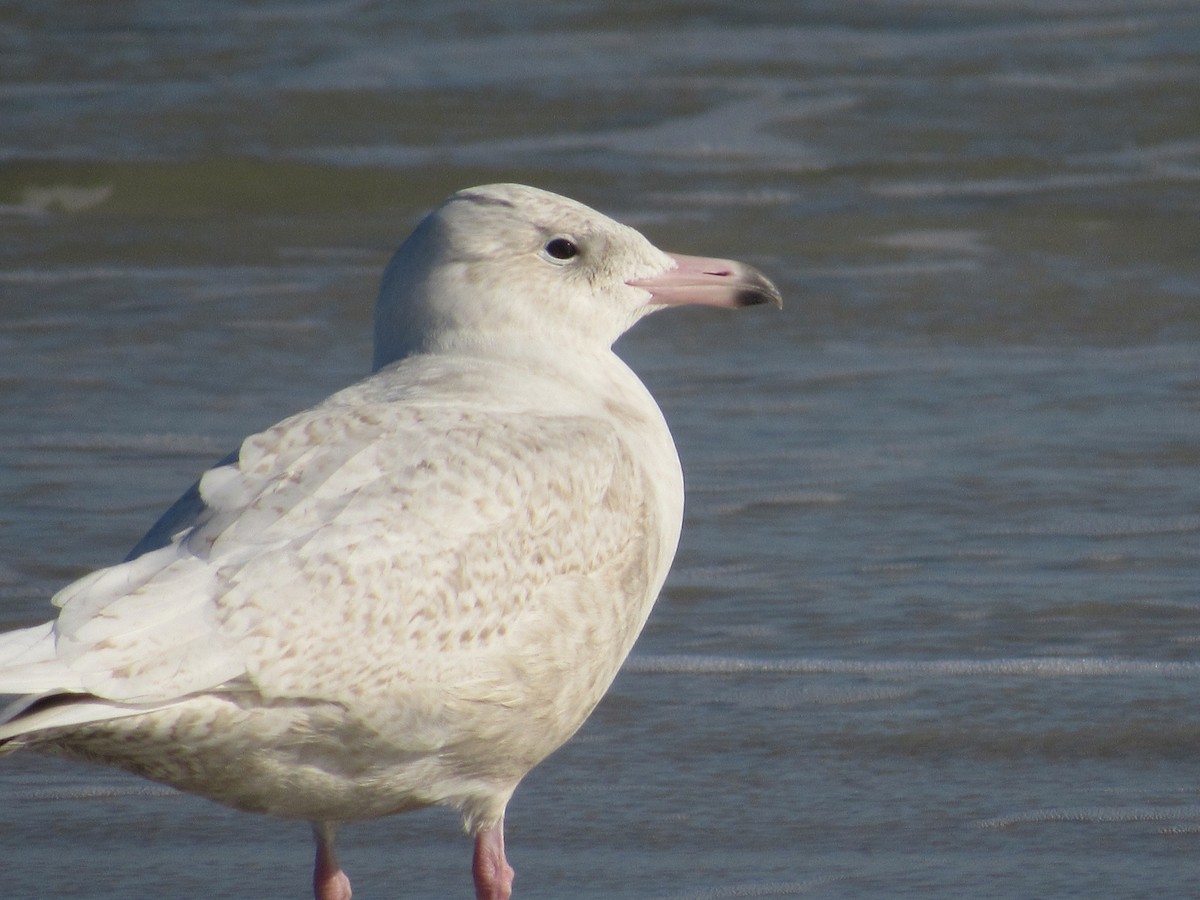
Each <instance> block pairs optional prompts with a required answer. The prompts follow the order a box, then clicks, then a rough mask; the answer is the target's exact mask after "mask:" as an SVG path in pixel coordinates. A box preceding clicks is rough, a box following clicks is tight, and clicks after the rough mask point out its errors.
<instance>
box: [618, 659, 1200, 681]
mask: <svg viewBox="0 0 1200 900" xmlns="http://www.w3.org/2000/svg"><path fill="white" fill-rule="evenodd" d="M624 670H625V671H626V672H630V673H634V674H638V675H676V674H678V675H740V674H749V673H762V674H782V675H909V676H911V675H926V676H984V677H990V676H997V675H1008V676H1011V675H1017V676H1032V677H1049V678H1057V677H1071V676H1088V677H1097V676H1100V677H1103V676H1124V675H1155V676H1160V677H1164V678H1200V663H1195V662H1160V661H1158V660H1150V659H1124V658H1120V657H1104V656H1085V657H1046V656H1041V657H1000V658H995V659H921V660H889V659H820V658H803V657H802V658H796V659H752V658H748V657H736V656H701V655H678V656H674V655H672V656H665V655H664V656H631V657H630V658H629V659H628V660H627V661H626V663H625V669H624Z"/></svg>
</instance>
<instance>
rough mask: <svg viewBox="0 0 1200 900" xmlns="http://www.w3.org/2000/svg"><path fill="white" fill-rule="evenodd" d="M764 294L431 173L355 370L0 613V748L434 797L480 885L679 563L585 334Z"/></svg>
mask: <svg viewBox="0 0 1200 900" xmlns="http://www.w3.org/2000/svg"><path fill="white" fill-rule="evenodd" d="M689 303H694V304H706V305H710V306H717V307H729V308H736V307H743V306H751V305H756V304H762V303H774V304H776V305H781V301H780V296H779V292H778V291H777V290H776V289H775V287H774V286H773V285H772V284H771V282H770V281H768V280H767V278H766V277H765V276H764V275H762V274H761V273H760V272H759V271H758V270H756V269H754V268H752V267H750V266H748V265H745V264H742V263H738V262H733V261H730V260H723V259H706V258H700V257H690V256H681V255H673V254H668V253H665V252H663V251H661V250H659V249H657V248H656V247H655V246H653V245H652V244H651V243H650V242H649V241H648V240H647V239H646V238H645V237H643V236H642V235H641V234H639V233H638V232H637V231H635V230H633V229H632V228H629V227H627V226H625V225H622V224H619V223H617V222H615V221H613V220H612V219H609V218H607V217H605V216H603V215H601V214H600V213H598V212H596V211H594V210H592V209H590V208H588V207H586V206H584V205H582V204H580V203H577V202H575V201H572V200H569V199H567V198H565V197H561V196H558V195H556V194H552V193H549V192H546V191H543V190H539V189H536V188H532V187H527V186H523V185H515V184H498V185H487V186H482V187H475V188H470V189H467V190H463V191H460V192H458V193H456V194H454V195H452V196H451V197H450V198H449V199H447V200H446V201H445V202H444V203H443V204H442V205H441V206H439V207H438V208H437V209H436V210H434V211H433V212H432V213H430V214H429V215H428V216H427V217H426V218H425V219H424V220H423V221H422V222H421V223H420V224H419V225H418V227H417V228H416V230H415V231H414V232H413V234H412V235H411V236H410V237H409V238H408V239H407V240H406V241H405V242H404V244H403V245H402V246H401V247H400V249H399V250H398V251H396V253H395V255H394V256H393V258H392V260H391V262H390V263H389V265H388V267H387V269H386V271H385V273H384V276H383V280H382V284H381V288H380V292H379V299H378V302H377V305H376V312H375V358H374V373H373V374H372V375H371V376H370V377H368V378H366V379H365V380H363V381H361V382H359V383H357V384H354V385H352V386H351V387H348V388H345V389H344V390H341V391H339V392H337V393H335V394H333V395H332V396H330V397H329V398H327V399H326V400H324V401H322V402H321V403H318V404H317V405H316V406H313V407H312V408H310V409H307V410H305V411H303V412H300V413H297V414H295V415H293V416H290V417H289V418H286V419H284V420H283V421H281V422H279V423H278V424H276V425H274V426H272V427H270V428H267V429H266V430H264V431H261V432H259V433H257V434H253V435H251V436H250V437H248V438H246V439H245V440H244V441H243V442H242V444H241V445H240V447H239V448H238V449H237V450H236V451H235V452H234V453H232V454H230V455H229V456H228V457H226V458H225V459H223V460H222V461H221V462H220V463H218V464H217V465H216V466H215V467H213V468H212V469H210V470H208V471H207V472H205V473H204V474H203V475H202V477H201V478H200V479H199V481H198V482H197V483H196V484H195V485H193V486H192V487H191V488H190V489H189V490H188V491H187V492H186V493H184V494H183V496H182V497H180V499H179V500H178V501H177V502H176V503H175V504H174V505H173V506H172V507H171V508H170V509H168V510H167V511H166V513H164V514H163V516H162V517H161V518H160V519H159V521H158V522H157V523H156V524H155V525H154V526H153V527H152V528H151V529H150V531H149V532H148V533H147V534H146V536H145V537H144V538H142V540H141V541H140V542H139V543H138V544H137V546H136V547H134V549H133V551H132V552H131V553H130V554H129V556H128V557H127V558H126V560H125V561H124V562H121V563H119V564H117V565H114V566H111V567H109V568H105V569H101V570H99V571H96V572H94V573H92V574H90V575H87V576H85V577H84V578H81V579H80V580H78V581H76V582H74V583H73V584H70V585H68V586H67V587H65V588H63V589H62V590H61V591H59V592H58V593H57V594H56V595H55V596H54V598H53V603H54V604H55V605H56V606H57V607H59V612H58V616H57V618H56V619H55V620H54V621H52V622H48V623H46V624H44V625H40V626H36V627H32V628H26V629H22V630H18V631H13V632H9V633H7V634H4V635H0V693H4V694H13V695H17V696H16V699H15V701H14V702H12V703H11V704H10V705H9V706H8V707H7V708H6V709H5V710H4V712H3V713H2V714H0V753H5V752H11V751H14V750H17V749H20V748H30V749H32V750H35V751H40V752H44V753H50V754H56V755H59V756H64V757H68V758H72V759H79V760H86V761H90V762H96V763H101V764H105V765H110V766H115V767H118V768H121V769H124V770H127V771H129V772H133V773H136V774H138V775H141V776H144V777H146V778H149V779H152V780H154V781H157V782H162V783H165V784H168V785H171V786H173V787H175V788H178V789H180V790H183V791H187V792H190V793H193V794H198V795H200V796H203V797H207V798H209V799H211V800H214V801H217V802H218V803H223V804H226V805H228V806H231V807H234V808H236V809H239V810H244V811H248V812H253V813H262V814H268V815H273V816H278V817H283V818H287V819H298V820H304V821H308V822H310V823H311V824H312V829H313V835H314V839H315V843H316V861H315V865H314V873H313V891H314V895H315V897H316V898H317V900H348V898H349V897H350V881H349V878H348V877H347V876H346V874H345V873H344V872H343V871H342V868H341V866H340V865H339V864H338V861H337V857H336V855H335V849H334V837H335V832H336V830H337V828H338V826H340V825H342V824H344V823H347V822H352V821H357V820H363V819H370V818H377V817H381V816H389V815H393V814H397V813H403V812H407V811H410V810H415V809H420V808H424V807H429V806H434V805H442V806H448V807H451V808H453V809H456V810H458V811H459V813H460V814H461V816H462V819H463V823H464V827H465V829H466V831H467V832H468V834H470V835H471V836H472V837H473V839H474V848H475V849H474V858H473V865H472V874H473V879H474V884H475V894H476V897H477V898H478V900H507V898H508V897H509V896H510V895H511V893H512V881H513V869H512V867H511V866H510V865H509V863H508V860H507V858H506V856H505V851H504V814H505V809H506V808H507V805H508V802H509V799H510V798H511V797H512V794H513V791H514V790H515V789H516V787H517V784H518V783H519V782H520V781H521V779H522V778H523V777H524V776H525V775H526V773H528V772H529V771H530V769H532V768H533V767H534V766H536V765H537V764H538V763H539V762H540V761H541V760H543V759H545V758H546V756H548V755H549V754H550V753H551V752H552V751H554V750H555V749H556V748H557V747H559V746H560V745H561V744H562V743H563V742H564V741H566V740H567V739H568V738H569V737H570V736H571V735H572V734H573V733H574V732H575V731H576V730H577V729H578V728H579V727H580V725H582V724H583V722H584V720H585V719H586V718H587V717H588V715H589V714H590V713H591V711H592V710H593V709H594V708H595V706H596V704H597V703H599V701H600V699H601V697H603V695H604V693H605V691H606V690H607V689H608V687H609V685H610V684H611V683H612V681H613V679H614V678H615V676H616V674H617V671H618V669H619V668H620V666H621V664H622V662H623V661H624V659H625V657H626V655H627V654H628V653H629V650H630V648H631V647H632V646H633V643H634V641H635V640H636V638H637V636H638V633H639V632H640V631H641V628H642V626H643V624H644V623H645V621H646V618H647V616H648V615H649V613H650V609H651V607H652V605H653V604H654V601H655V598H656V597H657V596H658V593H659V590H660V589H661V588H662V585H663V582H664V580H665V579H666V576H667V570H668V569H669V567H670V565H671V560H672V558H673V556H674V554H675V549H676V546H677V544H678V540H679V534H680V528H681V524H682V517H683V476H682V472H681V469H680V463H679V458H678V455H677V453H676V450H675V445H674V442H673V440H672V438H671V434H670V432H669V431H668V429H667V425H666V422H665V420H664V419H663V415H662V413H661V411H660V410H659V408H658V406H657V404H656V403H655V402H654V400H653V398H652V397H651V396H650V393H649V392H648V391H647V389H646V388H645V386H643V385H642V383H641V382H640V381H639V380H638V378H637V377H636V376H635V375H634V374H633V372H632V371H631V370H630V369H629V368H628V367H627V366H626V365H625V364H624V363H623V362H622V361H621V360H620V359H619V358H618V357H617V356H616V355H615V354H614V353H613V351H612V345H613V343H614V341H616V339H617V338H618V337H619V336H620V335H621V334H622V333H623V332H625V331H626V330H627V329H628V328H629V327H630V326H632V325H633V324H634V323H635V322H636V321H638V320H639V319H640V318H642V317H643V316H645V315H646V314H648V313H651V312H654V311H656V310H659V309H663V308H665V307H670V306H678V305H682V304H689Z"/></svg>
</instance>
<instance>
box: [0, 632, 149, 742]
mask: <svg viewBox="0 0 1200 900" xmlns="http://www.w3.org/2000/svg"><path fill="white" fill-rule="evenodd" d="M0 694H7V695H14V694H15V695H17V696H16V699H15V700H14V701H13V702H12V703H10V704H9V705H8V706H6V707H5V708H4V709H3V710H2V711H0V753H7V752H10V751H12V750H16V749H18V748H19V747H22V746H24V745H25V744H26V743H30V742H31V741H27V740H23V738H26V737H31V736H32V735H33V734H34V733H35V732H42V731H45V730H47V729H52V728H63V727H68V726H71V725H82V724H85V723H88V722H99V721H103V720H105V719H116V718H122V717H124V716H130V715H136V714H137V713H140V712H146V711H147V710H149V709H157V708H161V707H162V706H163V705H164V704H153V705H147V704H132V703H114V702H112V701H109V700H102V699H100V698H99V697H96V696H94V695H91V694H89V693H87V692H86V691H85V689H84V687H83V685H82V684H81V682H80V679H79V676H78V675H77V674H76V673H75V672H73V671H72V670H71V668H70V667H69V666H67V665H66V664H65V663H64V662H63V661H62V660H61V659H59V658H58V655H57V653H56V652H55V633H54V623H53V622H47V623H45V624H44V625H36V626H34V627H33V628H22V629H20V630H18V631H10V632H7V633H5V634H0Z"/></svg>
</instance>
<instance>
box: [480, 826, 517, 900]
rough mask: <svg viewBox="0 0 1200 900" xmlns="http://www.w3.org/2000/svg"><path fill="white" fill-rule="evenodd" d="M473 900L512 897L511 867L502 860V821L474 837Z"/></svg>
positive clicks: (493, 899) (504, 899) (506, 861)
mask: <svg viewBox="0 0 1200 900" xmlns="http://www.w3.org/2000/svg"><path fill="white" fill-rule="evenodd" d="M471 874H473V875H474V876H475V900H508V898H509V897H511V896H512V883H513V875H514V874H515V873H514V872H513V870H512V866H510V865H509V864H508V860H507V859H505V858H504V820H503V819H501V820H500V821H499V822H497V823H496V824H495V825H493V826H491V827H490V828H485V829H483V831H481V832H479V833H478V834H477V835H475V861H474V863H473V865H472V866H471Z"/></svg>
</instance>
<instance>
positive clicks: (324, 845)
mask: <svg viewBox="0 0 1200 900" xmlns="http://www.w3.org/2000/svg"><path fill="white" fill-rule="evenodd" d="M312 829H313V838H314V839H315V840H316V842H317V862H316V865H315V866H314V867H313V896H314V897H315V898H316V900H350V879H349V878H347V877H346V873H345V872H343V871H342V867H341V866H339V865H338V861H337V857H336V856H335V855H334V852H333V834H334V827H333V825H331V824H329V823H328V822H313V827H312Z"/></svg>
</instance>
